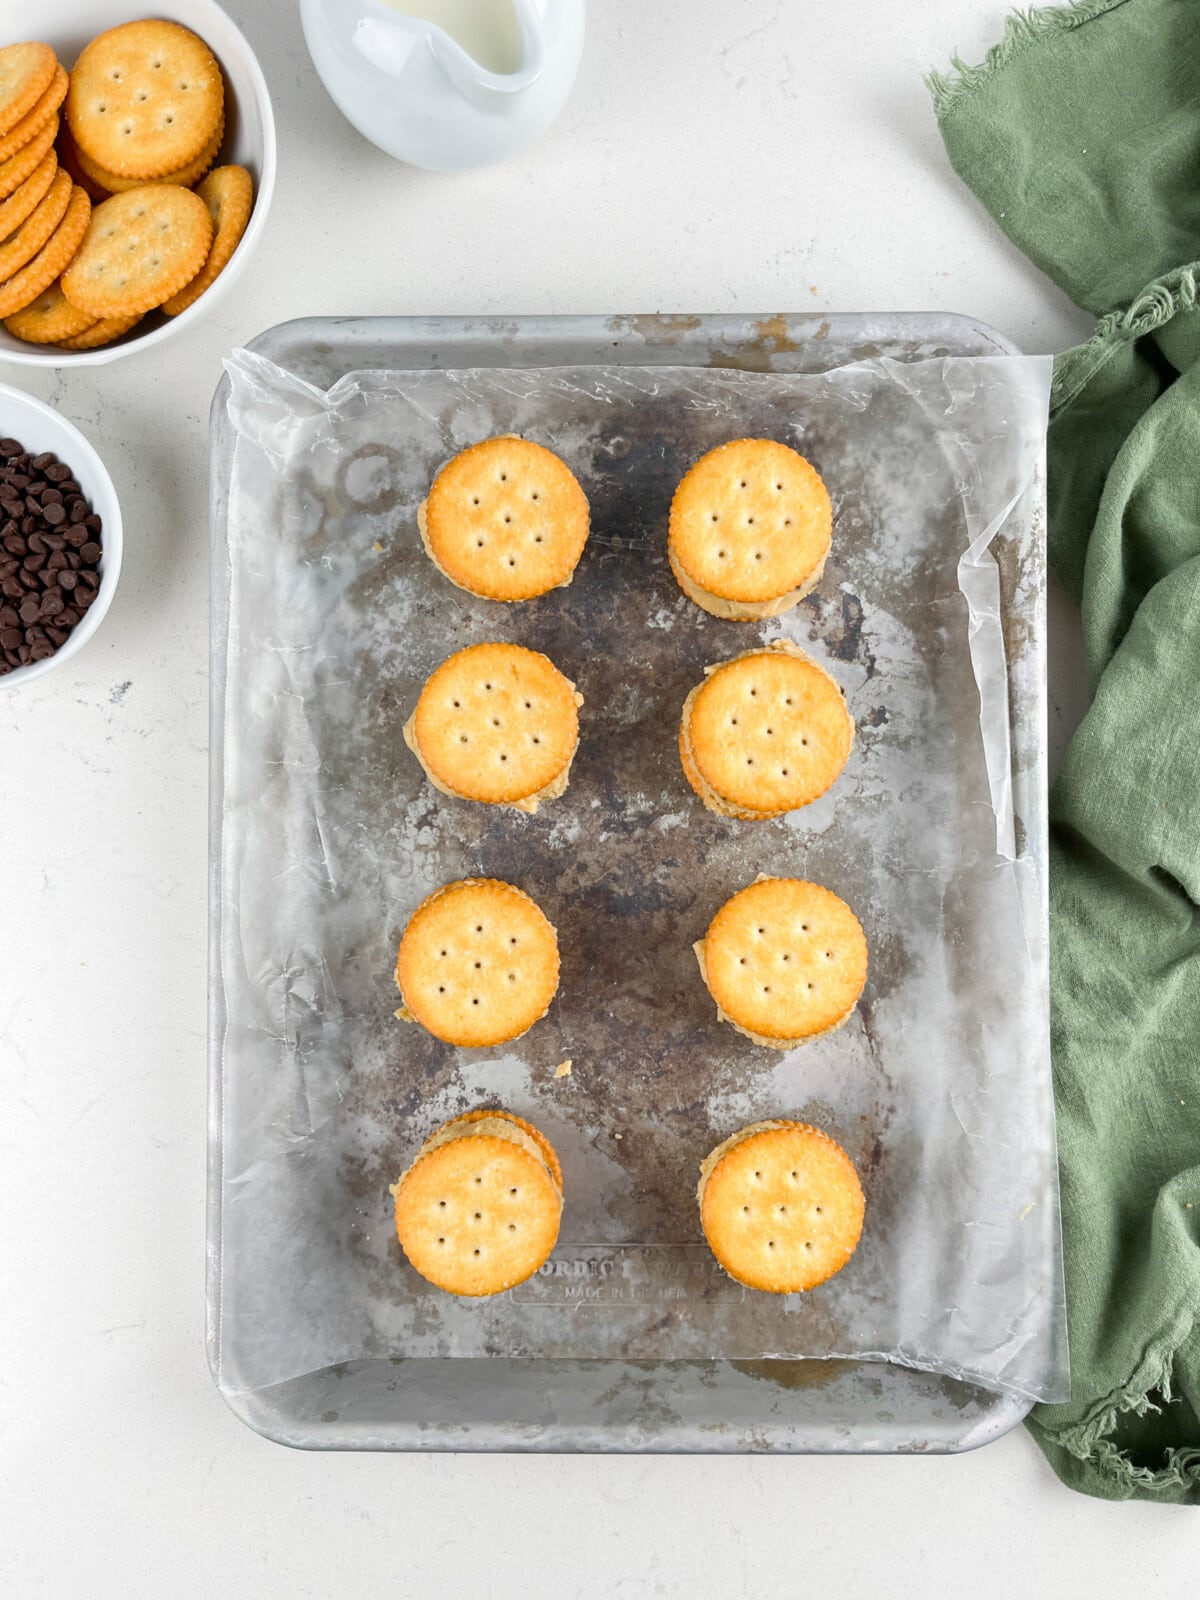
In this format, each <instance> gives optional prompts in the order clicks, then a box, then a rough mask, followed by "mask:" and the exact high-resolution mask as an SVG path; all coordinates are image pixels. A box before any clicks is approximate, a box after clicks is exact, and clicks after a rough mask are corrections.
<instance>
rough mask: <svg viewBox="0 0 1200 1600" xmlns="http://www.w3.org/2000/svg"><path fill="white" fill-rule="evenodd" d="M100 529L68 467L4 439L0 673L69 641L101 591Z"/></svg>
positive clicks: (0, 451) (0, 448) (0, 464)
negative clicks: (71, 634)
mask: <svg viewBox="0 0 1200 1600" xmlns="http://www.w3.org/2000/svg"><path fill="white" fill-rule="evenodd" d="M102 532H103V524H102V523H101V520H100V518H99V516H97V514H96V513H95V512H94V511H93V510H92V509H91V507H90V506H89V505H88V503H87V500H86V499H85V498H84V495H83V492H82V490H81V489H80V487H79V484H78V482H77V481H76V479H75V478H74V477H73V476H72V474H71V469H70V467H69V466H68V465H67V464H66V462H63V461H60V460H59V459H58V457H57V456H55V455H54V454H53V453H52V452H51V451H48V450H44V451H42V452H41V453H40V454H37V455H32V456H31V455H30V454H29V452H28V451H27V450H25V449H23V447H22V446H21V443H20V441H19V440H17V439H11V438H10V439H0V596H2V597H3V598H2V599H0V672H4V673H9V672H11V671H12V670H13V669H14V668H15V667H19V666H22V665H24V664H25V663H26V662H29V661H45V660H48V659H49V657H50V656H52V655H53V654H54V652H55V650H57V649H58V648H59V647H60V646H61V645H63V644H65V643H66V641H67V639H68V638H69V637H70V631H71V629H72V628H73V627H75V626H76V624H77V623H78V622H79V621H80V620H81V619H82V618H83V616H84V615H85V614H86V612H87V610H88V607H89V606H91V605H92V604H93V603H94V601H95V599H96V596H97V595H98V594H99V592H100V586H101V580H100V574H99V573H98V572H97V571H96V570H95V568H97V567H98V566H99V563H100V561H101V560H102V559H103V553H104V552H103V546H102V543H101V534H102ZM10 602H11V603H10ZM43 624H44V626H43Z"/></svg>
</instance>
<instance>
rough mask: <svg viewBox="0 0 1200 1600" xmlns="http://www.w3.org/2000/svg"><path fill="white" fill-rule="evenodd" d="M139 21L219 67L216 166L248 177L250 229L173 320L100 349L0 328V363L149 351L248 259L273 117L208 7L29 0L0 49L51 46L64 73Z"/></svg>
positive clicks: (147, 322)
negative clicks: (31, 43)
mask: <svg viewBox="0 0 1200 1600" xmlns="http://www.w3.org/2000/svg"><path fill="white" fill-rule="evenodd" d="M143 16H155V17H167V18H169V19H170V20H171V21H173V22H181V23H183V25H184V26H185V27H187V28H191V29H192V31H193V32H194V33H198V34H199V35H200V37H201V38H202V39H203V40H204V41H205V43H206V44H207V45H208V46H209V48H210V49H211V50H212V52H213V54H214V55H215V56H216V58H217V60H218V61H219V62H220V63H221V67H222V69H223V71H224V73H225V89H226V103H225V142H224V143H223V144H222V146H221V153H220V155H219V156H218V157H217V162H216V164H217V165H219V166H220V165H224V164H227V163H229V162H236V163H237V164H238V165H239V166H242V167H246V168H247V169H248V170H249V172H250V173H251V175H252V176H253V178H254V211H253V212H252V214H251V217H250V224H249V226H248V227H247V229H246V231H245V233H244V234H243V235H242V239H241V242H240V244H239V245H238V247H237V249H236V250H235V251H234V254H233V259H232V260H231V261H230V263H229V265H228V266H227V267H226V268H225V270H224V272H222V273H221V275H220V277H218V278H217V280H216V282H215V283H213V284H212V286H211V287H210V288H208V289H206V290H205V292H204V293H203V294H202V295H201V296H200V298H199V299H198V300H197V301H196V303H195V304H194V305H191V306H189V307H188V309H187V310H186V311H184V312H181V313H180V315H179V316H177V317H167V316H164V315H163V313H162V312H161V311H152V312H150V313H149V315H148V316H146V317H144V318H143V319H142V321H141V322H139V323H138V325H137V327H136V328H135V329H134V330H133V332H132V333H128V334H126V336H125V337H124V338H123V339H118V340H117V341H116V343H114V344H109V345H104V346H102V347H101V348H100V349H99V350H59V349H57V348H56V347H55V346H54V345H33V344H22V342H21V340H20V339H14V338H13V336H12V334H11V333H9V332H8V331H7V329H5V328H4V326H3V325H2V324H0V361H15V362H18V363H19V364H21V365H22V366H27V367H69V366H99V365H100V364H102V363H103V362H106V361H117V360H119V359H120V358H121V357H122V356H128V355H132V354H133V353H134V351H135V350H149V349H151V348H152V347H153V346H154V345H160V344H162V343H163V342H164V341H165V340H167V339H169V338H171V337H172V335H173V334H175V333H182V332H183V330H184V329H185V328H191V327H194V326H195V324H196V323H197V322H199V320H200V318H201V317H203V316H205V315H206V313H208V312H209V311H211V310H212V308H213V307H214V306H215V305H216V303H217V301H218V300H220V298H221V297H222V295H224V294H226V293H227V292H228V291H229V289H230V288H231V287H232V285H233V283H234V281H235V279H237V278H238V277H240V275H241V274H242V273H243V272H244V271H245V269H246V264H247V262H248V261H249V260H250V257H251V256H252V255H253V254H254V251H255V247H256V246H257V244H258V240H259V237H260V235H261V234H262V230H263V227H264V225H265V223H266V220H267V212H268V211H269V210H270V206H271V194H272V191H273V190H274V188H275V118H274V115H273V113H272V111H271V96H270V95H269V93H268V92H267V83H266V79H265V78H264V77H263V75H262V68H261V67H260V66H259V64H258V62H257V60H256V59H255V56H254V53H253V51H252V50H251V49H250V46H249V45H248V44H247V43H246V41H245V39H244V38H243V37H242V35H241V33H240V32H239V31H238V30H237V28H235V27H234V25H233V23H232V22H231V21H230V20H229V18H228V17H227V16H226V15H225V13H224V12H223V11H222V10H221V8H220V6H219V5H216V4H215V3H214V0H154V4H152V5H145V4H142V5H139V3H138V0H35V3H34V4H32V5H28V6H9V7H7V8H5V10H4V13H3V21H0V32H2V36H0V44H11V43H13V42H14V41H15V40H17V39H41V40H44V41H45V43H47V44H51V45H53V46H54V48H55V50H56V51H57V52H58V57H59V60H60V61H61V62H62V63H63V65H64V66H66V67H71V66H73V65H74V63H75V58H76V57H77V56H78V54H79V52H80V51H81V50H82V49H83V47H84V45H85V44H87V42H88V41H89V39H94V38H95V36H96V35H97V34H98V33H103V32H104V30H105V29H106V28H114V27H116V25H117V24H118V23H119V22H131V21H134V20H136V19H137V18H138V17H143Z"/></svg>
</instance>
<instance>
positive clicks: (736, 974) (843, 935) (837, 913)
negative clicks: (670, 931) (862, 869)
mask: <svg viewBox="0 0 1200 1600" xmlns="http://www.w3.org/2000/svg"><path fill="white" fill-rule="evenodd" d="M696 956H697V959H698V961H699V963H700V969H701V973H702V975H703V977H704V981H705V983H706V985H707V986H708V991H709V993H710V994H711V995H712V998H713V999H714V1000H715V1001H716V1004H717V1010H718V1012H719V1013H720V1015H721V1017H722V1019H723V1020H725V1021H727V1022H729V1023H731V1024H732V1025H733V1026H734V1027H735V1028H737V1029H738V1031H739V1032H741V1033H744V1034H746V1035H747V1036H748V1037H749V1038H751V1039H753V1040H755V1042H756V1043H759V1044H764V1045H768V1046H771V1047H772V1048H774V1049H779V1050H786V1049H789V1048H790V1047H792V1046H793V1045H798V1044H803V1043H805V1042H806V1041H808V1040H810V1039H815V1038H818V1037H819V1036H820V1035H821V1034H824V1033H831V1032H832V1031H833V1030H834V1029H835V1028H839V1027H841V1025H842V1024H843V1023H844V1022H845V1021H846V1019H847V1018H848V1017H849V1016H850V1015H851V1013H852V1012H853V1010H854V1007H855V1005H856V1004H857V1002H858V997H859V995H861V993H862V991H863V986H864V985H865V983H866V981H867V941H866V938H865V936H864V934H863V931H862V927H861V925H860V923H859V921H858V918H857V917H856V916H855V915H854V913H853V911H851V909H850V907H849V906H848V905H847V904H846V903H845V901H844V900H840V899H839V898H838V897H837V895H835V894H833V893H832V892H831V891H830V890H828V889H825V888H822V887H821V885H820V884H816V883H806V882H805V881H804V880H803V879H800V878H760V879H759V880H758V881H757V882H756V883H752V884H750V885H749V886H748V887H747V888H745V889H742V890H740V891H739V892H738V893H737V894H735V895H733V896H732V898H731V899H729V900H727V901H726V902H725V904H724V905H723V906H722V907H721V909H720V910H719V911H718V912H717V914H716V916H715V917H714V918H713V919H712V922H711V923H710V924H709V927H708V932H707V933H706V934H705V936H704V939H703V941H702V942H701V943H700V944H699V945H698V946H697V949H696Z"/></svg>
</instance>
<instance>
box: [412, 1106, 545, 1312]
mask: <svg viewBox="0 0 1200 1600" xmlns="http://www.w3.org/2000/svg"><path fill="white" fill-rule="evenodd" d="M493 1115H494V1114H493ZM391 1193H392V1197H393V1201H394V1215H395V1224H396V1236H397V1238H398V1239H399V1241H400V1246H401V1248H402V1249H403V1251H404V1254H405V1255H406V1256H407V1258H408V1260H409V1262H410V1263H411V1265H412V1266H413V1267H414V1268H415V1269H416V1270H417V1271H418V1272H419V1273H420V1274H421V1276H422V1277H423V1278H426V1279H427V1280H428V1281H429V1282H430V1283H433V1284H435V1285H436V1286H437V1287H438V1288H440V1289H445V1290H447V1291H448V1292H449V1293H451V1294H458V1295H469V1296H480V1295H489V1294H499V1293H501V1292H502V1291H503V1290H505V1289H511V1288H512V1287H513V1286H514V1285H515V1284H518V1283H523V1282H524V1281H525V1279H527V1278H529V1277H531V1276H532V1275H533V1273H535V1272H536V1271H537V1270H538V1268H539V1267H540V1266H541V1265H542V1264H543V1263H544V1262H545V1261H546V1259H547V1258H548V1256H549V1255H550V1252H551V1251H552V1250H553V1249H554V1245H555V1241H556V1240H557V1238H558V1229H559V1222H560V1219H561V1216H562V1192H561V1188H560V1187H559V1186H558V1185H557V1184H556V1183H555V1181H554V1178H553V1177H552V1175H551V1173H550V1172H549V1171H548V1170H547V1168H546V1164H545V1163H544V1162H543V1161H542V1160H541V1159H540V1158H539V1157H538V1156H535V1155H534V1154H532V1153H531V1152H530V1151H528V1150H525V1149H522V1148H521V1147H520V1146H519V1145H517V1144H514V1143H513V1142H512V1141H510V1140H508V1139H504V1138H495V1137H490V1136H482V1137H479V1136H475V1137H472V1136H470V1135H469V1134H468V1133H465V1132H464V1135H463V1136H462V1137H459V1138H453V1139H450V1140H449V1141H448V1142H446V1143H444V1144H438V1145H437V1146H436V1147H435V1148H433V1149H430V1150H428V1152H427V1153H426V1154H424V1155H420V1156H418V1158H417V1160H416V1161H415V1162H414V1163H413V1165H412V1166H411V1167H410V1168H409V1169H408V1171H407V1172H406V1173H405V1174H404V1175H403V1176H402V1177H401V1178H400V1180H399V1182H398V1183H396V1184H395V1185H394V1186H393V1187H392V1190H391Z"/></svg>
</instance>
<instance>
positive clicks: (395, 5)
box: [300, 0, 584, 172]
mask: <svg viewBox="0 0 1200 1600" xmlns="http://www.w3.org/2000/svg"><path fill="white" fill-rule="evenodd" d="M300 14H301V19H302V21H303V24H304V37H305V39H306V41H307V43H308V50H309V54H310V55H311V56H312V59H313V65H314V66H315V67H316V69H317V71H318V73H319V74H320V76H321V81H322V82H323V83H324V85H325V87H326V89H328V91H329V93H330V96H331V97H332V99H333V101H334V103H335V104H336V105H337V106H338V108H339V109H340V110H341V112H342V113H343V115H344V116H345V117H346V118H347V119H348V120H349V121H350V122H352V123H353V124H354V126H355V127H356V128H357V129H358V130H359V132H360V133H361V134H363V135H364V137H366V138H368V139H370V141H371V142H372V144H376V145H378V146H379V148H380V149H381V150H386V151H387V152H388V154H389V155H393V156H395V157H396V158H397V159H398V160H400V161H407V162H410V163H411V164H412V165H413V166H417V167H428V168H430V169H432V170H433V171H435V172H454V171H458V170H460V169H461V168H464V167H482V166H487V165H489V164H490V163H491V162H494V161H503V160H504V159H505V158H506V157H507V156H510V155H512V154H514V152H515V151H517V150H519V149H520V148H521V147H522V146H523V145H526V144H528V143H529V142H530V140H531V139H535V138H537V136H538V134H540V133H541V132H542V131H543V130H544V129H545V128H547V127H548V126H549V125H550V123H551V122H552V121H553V120H554V118H555V117H556V116H557V115H558V113H559V111H561V109H562V107H563V105H564V103H565V102H566V99H567V96H568V95H569V94H570V92H571V86H572V85H573V83H574V82H575V74H576V72H577V71H578V69H579V58H580V55H581V54H582V51H583V27H584V0H301V4H300ZM435 19H436V20H435ZM443 23H444V24H446V25H445V26H443V25H442V24H443ZM450 28H453V29H454V32H451V31H448V29H450ZM481 58H482V59H481Z"/></svg>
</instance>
